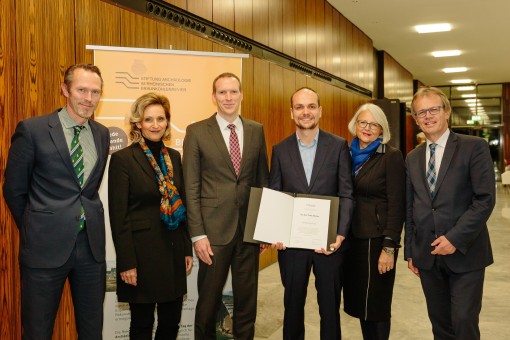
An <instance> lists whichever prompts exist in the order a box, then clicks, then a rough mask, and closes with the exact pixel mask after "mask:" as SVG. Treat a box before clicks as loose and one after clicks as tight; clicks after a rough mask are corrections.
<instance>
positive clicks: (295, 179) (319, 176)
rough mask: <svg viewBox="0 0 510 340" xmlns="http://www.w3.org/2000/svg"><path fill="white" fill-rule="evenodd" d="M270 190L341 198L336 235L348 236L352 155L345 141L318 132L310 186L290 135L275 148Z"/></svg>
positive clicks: (292, 137) (296, 147) (293, 139)
mask: <svg viewBox="0 0 510 340" xmlns="http://www.w3.org/2000/svg"><path fill="white" fill-rule="evenodd" d="M269 188H271V189H273V190H279V191H287V192H293V193H301V194H313V195H325V196H338V197H340V209H339V213H338V214H339V216H338V228H337V235H342V236H345V237H347V234H348V232H349V228H350V225H351V217H352V212H353V206H354V204H353V203H354V201H353V195H352V194H353V193H352V190H353V185H352V177H351V156H350V154H349V148H348V146H347V141H346V140H345V139H343V138H340V137H338V136H335V135H333V134H331V133H328V132H325V131H323V130H321V129H319V139H318V144H317V151H316V153H315V160H314V162H313V169H312V176H311V178H310V185H308V183H307V180H306V174H305V169H304V167H303V162H302V160H301V154H300V152H299V146H298V140H297V136H296V134H295V133H293V134H292V135H291V136H289V137H287V138H286V139H284V140H283V141H281V142H280V143H278V144H276V145H274V146H273V154H272V157H271V171H270V175H269ZM342 245H343V244H342Z"/></svg>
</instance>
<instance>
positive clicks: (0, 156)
mask: <svg viewBox="0 0 510 340" xmlns="http://www.w3.org/2000/svg"><path fill="white" fill-rule="evenodd" d="M15 5H16V0H2V1H0V18H2V19H1V20H0V185H3V183H4V173H5V166H6V163H7V153H8V147H9V145H10V138H11V135H12V134H13V132H14V128H15V126H16V124H17V122H18V121H19V120H21V118H22V117H23V114H21V112H20V111H18V110H17V108H16V97H15V89H16V88H17V83H16V82H17V78H16V39H13V37H14V36H15V32H16V26H15V25H16V20H15V19H16V17H15V15H13V13H15V8H16V7H15ZM18 240H19V238H18V231H17V229H16V227H15V225H14V220H13V218H12V216H11V213H10V212H9V209H7V206H6V204H5V202H4V197H3V193H2V190H0V254H1V256H0V301H1V303H0V339H20V338H21V322H20V317H19V316H20V305H21V300H20V278H19V270H18V242H19V241H18Z"/></svg>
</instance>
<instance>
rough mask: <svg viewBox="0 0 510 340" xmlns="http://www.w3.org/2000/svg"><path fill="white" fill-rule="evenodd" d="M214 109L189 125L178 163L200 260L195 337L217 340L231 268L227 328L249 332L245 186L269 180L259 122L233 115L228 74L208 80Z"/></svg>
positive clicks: (253, 300)
mask: <svg viewBox="0 0 510 340" xmlns="http://www.w3.org/2000/svg"><path fill="white" fill-rule="evenodd" d="M212 99H213V101H214V102H215V104H216V106H217V109H218V111H217V113H215V114H214V115H212V116H211V117H210V118H208V119H205V120H202V121H200V122H197V123H194V124H191V125H190V126H188V128H187V130H186V138H185V139H184V153H183V168H184V183H185V189H186V202H187V205H186V208H187V217H188V228H189V231H190V234H191V238H192V242H193V247H194V249H195V253H196V255H197V256H198V258H199V259H200V261H199V271H198V295H199V297H198V302H197V307H196V313H195V339H216V331H215V325H216V314H217V311H218V308H219V306H220V303H221V297H222V291H223V286H224V284H225V282H226V279H227V275H228V271H229V268H231V270H232V288H233V294H234V315H233V318H234V320H233V333H234V337H235V338H236V339H253V336H254V325H255V317H256V313H257V284H258V282H257V279H258V263H259V247H258V246H257V245H254V244H248V243H243V235H244V228H245V223H246V214H247V210H248V200H249V194H250V187H263V186H267V181H268V165H267V151H266V143H265V138H264V129H263V127H262V125H260V124H258V123H256V122H254V121H251V120H249V119H246V118H241V117H240V116H239V105H240V104H241V101H242V99H243V94H242V90H241V82H240V80H239V78H238V77H237V76H236V75H234V74H232V73H223V74H221V75H219V76H218V77H216V79H214V81H213V92H212Z"/></svg>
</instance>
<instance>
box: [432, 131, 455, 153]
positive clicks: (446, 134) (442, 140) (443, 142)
mask: <svg viewBox="0 0 510 340" xmlns="http://www.w3.org/2000/svg"><path fill="white" fill-rule="evenodd" d="M449 136H450V129H446V131H445V132H444V133H443V134H442V135H441V137H439V138H438V139H437V140H436V142H435V144H437V145H439V146H440V147H442V148H445V147H446V142H447V141H448V137H449ZM430 144H432V142H431V141H429V140H428V139H427V149H428V148H429V145H430Z"/></svg>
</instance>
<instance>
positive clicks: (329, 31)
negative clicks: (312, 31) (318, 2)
mask: <svg viewBox="0 0 510 340" xmlns="http://www.w3.org/2000/svg"><path fill="white" fill-rule="evenodd" d="M333 44H334V42H333V7H332V6H331V5H330V4H329V3H327V2H326V4H325V7H324V43H323V46H322V47H321V48H320V49H319V53H318V54H319V55H324V58H321V59H319V60H317V67H319V68H321V69H323V70H326V71H328V72H329V73H331V74H335V73H334V72H335V69H334V67H333V60H334V59H335V55H334V54H333V51H334V49H333V47H334V46H333ZM320 65H322V66H320Z"/></svg>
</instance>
